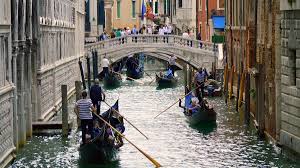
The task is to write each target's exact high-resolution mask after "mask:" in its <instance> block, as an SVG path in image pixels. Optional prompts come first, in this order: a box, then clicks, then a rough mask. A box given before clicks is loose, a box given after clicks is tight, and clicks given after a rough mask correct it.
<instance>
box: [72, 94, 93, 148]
mask: <svg viewBox="0 0 300 168" xmlns="http://www.w3.org/2000/svg"><path fill="white" fill-rule="evenodd" d="M81 96H82V98H81V99H80V100H78V101H77V102H76V103H75V113H76V114H77V116H79V118H80V120H81V131H82V143H83V144H85V143H86V133H87V129H88V133H89V134H90V135H91V139H93V138H94V135H93V132H92V131H93V116H92V112H95V111H96V109H95V108H94V106H93V103H92V101H91V99H87V92H86V91H85V90H84V91H82V93H81Z"/></svg>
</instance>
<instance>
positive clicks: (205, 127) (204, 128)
mask: <svg viewBox="0 0 300 168" xmlns="http://www.w3.org/2000/svg"><path fill="white" fill-rule="evenodd" d="M189 126H190V127H191V128H193V129H195V130H197V131H198V132H199V133H202V134H204V135H208V134H210V133H211V132H214V131H215V130H216V128H217V123H216V122H215V121H213V122H202V123H198V124H190V125H189Z"/></svg>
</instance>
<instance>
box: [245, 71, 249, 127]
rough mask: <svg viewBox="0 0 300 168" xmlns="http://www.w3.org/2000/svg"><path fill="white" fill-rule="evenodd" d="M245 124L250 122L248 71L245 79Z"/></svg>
mask: <svg viewBox="0 0 300 168" xmlns="http://www.w3.org/2000/svg"><path fill="white" fill-rule="evenodd" d="M244 115H245V124H247V125H249V124H250V74H249V73H248V72H246V80H245V113H244Z"/></svg>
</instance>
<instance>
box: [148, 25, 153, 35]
mask: <svg viewBox="0 0 300 168" xmlns="http://www.w3.org/2000/svg"><path fill="white" fill-rule="evenodd" d="M147 33H148V34H152V33H153V31H152V27H151V26H150V25H149V26H148V28H147Z"/></svg>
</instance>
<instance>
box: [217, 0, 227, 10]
mask: <svg viewBox="0 0 300 168" xmlns="http://www.w3.org/2000/svg"><path fill="white" fill-rule="evenodd" d="M217 5H218V8H217V9H218V10H224V9H225V0H218V4H217Z"/></svg>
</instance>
